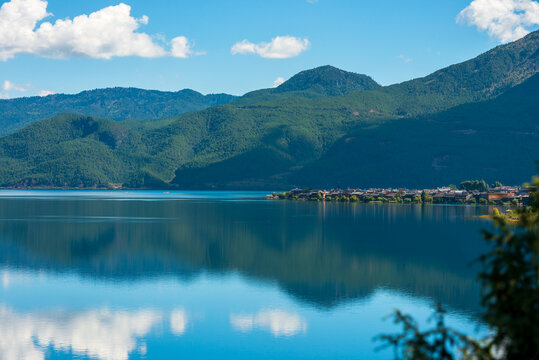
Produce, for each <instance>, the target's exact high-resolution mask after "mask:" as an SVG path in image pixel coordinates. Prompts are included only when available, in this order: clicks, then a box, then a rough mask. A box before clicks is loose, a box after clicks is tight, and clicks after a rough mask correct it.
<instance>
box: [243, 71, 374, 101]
mask: <svg viewBox="0 0 539 360" xmlns="http://www.w3.org/2000/svg"><path fill="white" fill-rule="evenodd" d="M379 87H380V85H379V84H378V83H377V82H376V81H374V80H373V79H372V78H371V77H369V76H367V75H363V74H356V73H352V72H348V71H344V70H341V69H337V68H335V67H333V66H329V65H326V66H321V67H318V68H316V69H311V70H305V71H302V72H300V73H298V74H296V75H294V76H293V77H291V78H290V79H289V80H287V81H285V82H284V83H282V84H281V85H279V86H278V87H276V88H273V89H262V90H257V91H253V92H250V93H247V94H245V95H244V96H242V97H241V98H239V99H237V100H236V102H235V104H236V105H246V104H254V103H259V102H265V101H271V100H273V101H275V100H279V99H287V98H292V97H306V98H318V97H322V96H338V95H344V94H349V93H351V92H355V91H366V90H372V89H377V88H379Z"/></svg>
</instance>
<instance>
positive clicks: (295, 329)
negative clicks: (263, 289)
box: [230, 310, 307, 336]
mask: <svg viewBox="0 0 539 360" xmlns="http://www.w3.org/2000/svg"><path fill="white" fill-rule="evenodd" d="M230 324H231V325H232V327H233V328H235V329H236V330H238V331H241V332H248V331H252V330H253V328H260V329H264V330H267V331H269V332H271V333H272V334H273V335H274V336H293V335H297V334H299V333H304V332H305V331H307V323H306V322H305V320H304V319H303V318H301V317H300V316H299V315H297V314H292V313H287V312H285V311H282V310H265V311H260V312H259V313H257V314H253V315H249V314H232V315H230Z"/></svg>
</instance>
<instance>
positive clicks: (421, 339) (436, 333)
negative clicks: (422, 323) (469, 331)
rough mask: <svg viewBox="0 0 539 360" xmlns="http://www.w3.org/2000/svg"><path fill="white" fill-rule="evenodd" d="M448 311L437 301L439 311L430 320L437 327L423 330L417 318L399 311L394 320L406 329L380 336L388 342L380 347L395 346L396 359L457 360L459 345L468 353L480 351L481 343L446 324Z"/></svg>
mask: <svg viewBox="0 0 539 360" xmlns="http://www.w3.org/2000/svg"><path fill="white" fill-rule="evenodd" d="M445 314H446V311H445V310H444V309H443V308H442V306H441V305H440V304H437V306H436V311H435V312H434V314H433V315H432V316H431V317H430V319H429V321H434V322H435V324H436V326H435V327H434V328H432V329H430V330H427V331H421V330H420V329H419V326H418V324H417V322H416V321H415V319H414V318H413V317H411V316H410V315H408V314H404V313H402V312H401V311H399V310H395V313H394V314H393V322H394V323H395V324H396V325H401V326H402V328H403V331H402V333H400V334H396V335H381V336H378V337H377V338H376V340H378V341H382V342H384V343H385V344H384V345H382V346H381V347H380V348H379V349H384V348H387V347H392V348H393V349H394V351H395V360H403V359H410V360H453V359H455V358H456V357H455V355H454V350H455V348H460V349H461V351H462V353H463V354H464V355H466V354H467V353H469V352H470V351H472V352H475V353H478V352H480V351H479V350H480V344H479V343H477V342H475V341H473V340H472V339H470V338H468V337H467V336H465V335H463V334H462V333H460V332H458V331H455V330H453V329H451V328H448V327H447V326H446V325H445Z"/></svg>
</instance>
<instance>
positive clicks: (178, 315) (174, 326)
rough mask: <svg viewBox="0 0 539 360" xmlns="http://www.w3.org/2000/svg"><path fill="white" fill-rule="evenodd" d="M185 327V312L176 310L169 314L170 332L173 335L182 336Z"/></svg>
mask: <svg viewBox="0 0 539 360" xmlns="http://www.w3.org/2000/svg"><path fill="white" fill-rule="evenodd" d="M186 326H187V315H186V313H185V310H183V309H176V310H174V311H172V313H171V314H170V331H171V332H172V333H173V334H174V335H183V333H184V332H185V328H186Z"/></svg>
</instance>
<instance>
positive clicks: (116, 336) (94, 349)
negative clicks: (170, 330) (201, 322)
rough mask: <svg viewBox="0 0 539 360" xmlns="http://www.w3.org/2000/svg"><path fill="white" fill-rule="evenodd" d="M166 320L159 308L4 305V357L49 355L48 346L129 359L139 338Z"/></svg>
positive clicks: (38, 359) (0, 324) (0, 342)
mask: <svg viewBox="0 0 539 360" xmlns="http://www.w3.org/2000/svg"><path fill="white" fill-rule="evenodd" d="M161 320H162V316H161V314H160V313H159V312H156V311H153V310H141V311H135V312H125V311H115V312H113V311H110V310H106V309H104V310H92V311H87V312H83V313H79V314H64V313H58V314H55V315H44V314H19V313H16V312H14V311H12V310H10V309H8V308H5V307H0V358H1V359H4V360H18V359H29V360H30V359H31V360H34V359H35V360H43V359H45V350H46V348H48V347H52V348H54V349H55V350H61V351H72V352H73V353H74V354H75V355H81V356H88V357H91V358H96V359H99V360H127V359H128V358H129V354H130V353H131V352H133V351H135V350H137V349H138V350H139V351H144V349H145V344H139V345H138V346H137V339H138V338H140V337H143V336H145V335H147V334H148V333H149V332H150V330H151V328H152V327H154V326H155V325H157V324H158V323H159V322H160V321H161Z"/></svg>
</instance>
